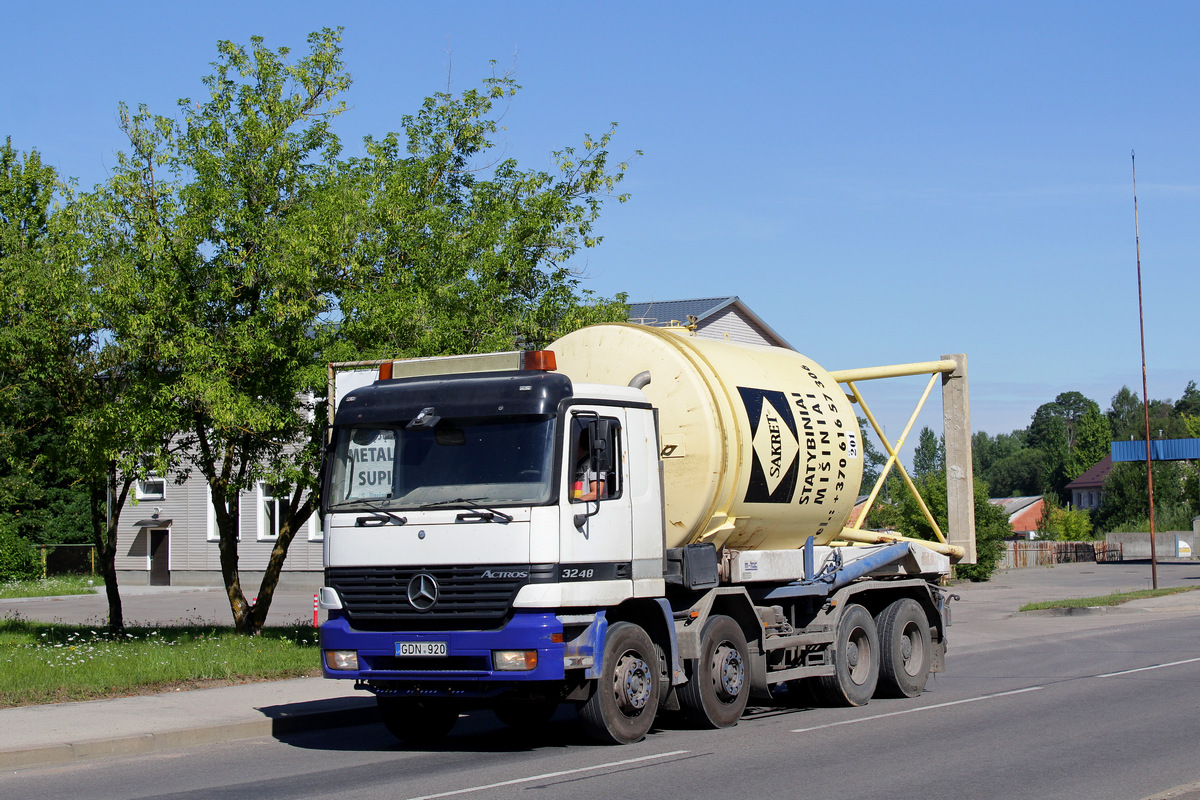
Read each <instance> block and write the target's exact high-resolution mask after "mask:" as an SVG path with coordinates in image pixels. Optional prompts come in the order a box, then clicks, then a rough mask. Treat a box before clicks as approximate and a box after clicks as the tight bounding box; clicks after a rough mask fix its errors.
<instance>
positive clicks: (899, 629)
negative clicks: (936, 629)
mask: <svg viewBox="0 0 1200 800" xmlns="http://www.w3.org/2000/svg"><path fill="white" fill-rule="evenodd" d="M877 624H878V626H879V643H880V654H879V690H878V692H877V694H878V695H879V696H880V697H916V696H917V695H919V694H920V693H921V692H922V691H924V690H925V682H926V681H928V680H929V665H930V661H931V659H932V657H933V642H932V641H931V640H930V638H929V619H928V618H927V617H926V616H925V612H924V611H922V610H921V605H920V603H918V602H917V601H916V600H913V599H911V598H907V597H906V598H904V599H903V600H897V601H896V602H894V603H892V604H891V605H889V606H888V607H887V608H885V609H884V610H883V613H882V614H880V615H879V618H878V620H877Z"/></svg>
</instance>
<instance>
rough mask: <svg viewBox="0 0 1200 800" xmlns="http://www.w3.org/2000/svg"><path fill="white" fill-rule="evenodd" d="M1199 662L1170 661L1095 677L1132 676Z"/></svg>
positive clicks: (1194, 660)
mask: <svg viewBox="0 0 1200 800" xmlns="http://www.w3.org/2000/svg"><path fill="white" fill-rule="evenodd" d="M1197 661H1200V658H1189V659H1186V660H1184V661H1172V662H1171V663H1169V664H1155V665H1153V666H1150V667H1138V668H1137V669H1127V670H1122V671H1121V672H1106V673H1104V674H1103V675H1096V676H1095V677H1097V678H1115V677H1117V676H1118V675H1132V674H1133V673H1135V672H1145V671H1146V670H1151V669H1163V668H1164V667H1178V666H1179V665H1180V664H1195V663H1196V662H1197Z"/></svg>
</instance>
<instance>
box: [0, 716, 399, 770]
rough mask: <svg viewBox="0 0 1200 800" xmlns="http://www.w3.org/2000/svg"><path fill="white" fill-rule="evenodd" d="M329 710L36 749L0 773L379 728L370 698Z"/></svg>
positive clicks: (13, 755)
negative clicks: (356, 727)
mask: <svg viewBox="0 0 1200 800" xmlns="http://www.w3.org/2000/svg"><path fill="white" fill-rule="evenodd" d="M324 704H325V705H328V706H330V707H329V708H323V709H318V710H313V711H307V712H304V713H299V714H294V715H290V716H279V717H262V718H261V719H248V720H245V721H243V722H225V723H217V724H212V725H200V726H197V727H194V728H181V729H179V730H173V731H161V732H155V733H142V734H137V735H134V736H119V737H113V738H99V739H87V740H83V741H79V742H67V743H64V744H53V745H41V746H39V747H30V748H23V749H14V750H3V751H0V770H13V769H25V768H29V767H48V766H56V765H61V764H69V763H71V762H74V761H79V760H82V759H92V758H105V757H108V756H132V755H141V754H145V753H153V752H156V751H159V750H172V749H176V748H180V747H192V746H195V745H205V744H220V743H222V742H232V741H237V740H239V739H256V738H259V737H262V736H274V737H277V738H278V737H283V736H288V735H292V734H297V733H308V732H310V731H316V730H325V729H328V728H346V727H351V726H354V725H371V724H374V723H377V722H379V709H378V708H377V707H376V705H375V699H374V698H350V699H345V698H343V699H338V700H330V701H326V702H325V703H324Z"/></svg>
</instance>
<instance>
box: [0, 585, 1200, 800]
mask: <svg viewBox="0 0 1200 800" xmlns="http://www.w3.org/2000/svg"><path fill="white" fill-rule="evenodd" d="M1194 573H1195V569H1194V568H1193V569H1192V570H1190V571H1189V572H1188V574H1187V575H1183V573H1180V575H1181V577H1180V579H1181V580H1184V581H1194V580H1195V577H1194ZM1130 574H1131V576H1133V577H1132V579H1133V580H1134V581H1140V580H1141V577H1140V572H1138V571H1136V570H1134V571H1131V573H1130ZM1010 575H1014V576H1016V575H1017V573H1010ZM1107 577H1109V578H1111V573H1109V574H1108V576H1107ZM1024 580H1026V578H1024V577H1020V576H1017V577H1014V578H1012V579H1011V580H1005V579H1003V578H1002V579H1001V580H999V581H997V582H996V583H995V584H994V585H993V586H992V587H990V588H989V589H988V590H987V591H986V592H983V593H979V592H975V593H971V594H968V596H967V597H965V598H964V601H963V603H962V605H961V606H960V613H959V615H958V617H956V624H955V626H954V627H953V628H952V629H951V633H952V635H953V634H958V633H960V632H962V633H963V634H964V635H963V636H960V637H958V638H956V639H952V648H951V652H950V654H949V658H948V668H949V672H947V673H944V674H940V675H936V676H934V677H933V679H932V680H931V682H930V688H929V690H928V691H927V692H926V693H925V694H923V695H922V696H921V697H919V698H916V699H913V700H873V701H872V702H871V703H870V704H869V705H868V706H865V707H863V708H852V709H827V708H819V709H810V708H789V707H786V706H774V707H766V708H758V709H754V710H752V712H751V713H750V714H749V715H748V716H747V717H746V718H745V719H744V720H743V721H742V722H741V723H740V724H739V725H738V726H737V727H736V728H733V729H729V730H723V731H697V730H689V729H687V728H686V727H683V726H682V725H676V724H673V723H672V722H671V721H669V720H668V721H666V723H665V724H664V725H663V726H662V727H661V728H659V729H657V730H655V731H654V732H653V733H652V734H651V735H650V736H649V737H647V739H646V740H645V741H643V742H641V743H638V744H635V745H631V746H627V747H615V748H613V747H597V746H594V745H592V744H590V743H588V742H587V741H586V740H585V739H584V738H583V736H582V734H581V733H580V731H579V730H578V728H577V727H576V726H575V725H574V724H573V712H571V711H570V710H569V709H563V710H561V711H560V712H559V715H558V716H557V717H556V718H555V720H554V722H552V723H551V725H550V726H548V728H547V729H546V730H545V731H544V733H543V735H541V736H540V737H534V738H522V737H519V736H517V735H515V734H514V733H513V732H512V731H511V730H509V729H507V728H505V727H503V726H501V725H500V724H499V723H498V722H497V721H496V720H495V719H494V718H493V717H492V716H491V715H490V714H488V713H485V712H476V713H472V714H470V715H468V716H466V717H464V718H463V719H461V720H460V721H459V725H458V727H457V728H456V729H455V732H454V733H453V734H452V735H451V737H450V738H449V739H447V740H446V741H445V742H444V743H443V744H442V745H441V746H439V747H437V748H433V749H408V748H406V747H404V746H402V745H399V744H398V743H396V742H395V741H394V740H392V739H391V738H390V737H389V736H388V734H387V733H386V731H384V729H383V728H382V726H378V725H374V726H363V727H358V728H347V729H340V730H337V731H332V732H330V733H329V734H317V733H314V734H304V735H301V736H295V737H292V738H288V739H284V740H276V739H255V740H248V741H242V742H236V743H230V744H226V745H218V746H211V747H196V748H189V749H186V750H179V751H173V752H168V753H159V754H155V755H151V756H146V757H140V758H136V759H133V758H131V759H107V760H104V761H96V762H90V763H76V764H72V765H70V766H65V767H60V768H52V769H37V770H24V771H21V772H16V773H11V774H9V775H4V776H0V796H3V797H38V798H39V799H40V800H51V799H52V798H72V800H76V798H78V797H79V796H81V794H84V795H86V796H87V797H89V798H90V799H91V800H106V799H107V798H142V797H156V798H206V799H208V798H226V797H228V798H238V800H244V798H247V797H253V798H256V800H257V799H258V798H262V799H264V800H266V799H267V798H310V797H311V798H327V797H330V796H336V797H338V798H339V800H357V799H358V798H388V799H389V800H403V799H404V798H418V797H462V798H499V799H503V798H560V797H571V798H579V800H585V799H586V798H613V797H628V798H642V797H653V798H662V799H663V800H676V798H678V799H679V800H684V799H685V798H686V800H697V798H729V797H734V798H739V797H745V798H751V797H780V798H791V797H801V796H806V795H820V796H832V797H836V798H841V799H844V800H850V799H851V798H872V799H874V798H883V797H887V798H923V799H927V798H934V797H937V798H961V799H963V800H967V799H969V798H1063V799H1064V800H1074V799H1076V798H1078V799H1079V800H1083V799H1084V798H1087V799H1088V800H1104V799H1105V798H1112V799H1113V800H1137V799H1138V798H1144V797H1148V796H1150V795H1153V794H1156V793H1159V792H1163V791H1166V790H1168V789H1170V788H1172V787H1176V786H1180V785H1183V784H1188V783H1190V782H1194V781H1197V780H1200V758H1198V757H1197V754H1196V742H1197V740H1198V739H1200V713H1198V710H1200V614H1198V613H1196V611H1195V609H1194V607H1193V608H1187V607H1183V608H1175V609H1172V610H1160V611H1158V612H1157V613H1156V612H1154V611H1144V612H1139V613H1127V614H1110V615H1100V614H1097V615H1093V616H1088V617H1034V618H1031V617H1028V616H1027V615H1021V616H1020V617H1013V615H1012V614H1011V612H1005V613H1000V612H999V611H997V610H996V609H999V608H1001V607H1002V606H1003V605H1004V604H1003V603H1001V602H999V600H998V598H1001V597H1006V596H1007V595H1005V592H1015V593H1020V592H1022V591H1025V590H1024V589H1023V588H1022V587H1021V586H1020V585H1017V584H1020V582H1021V581H1024ZM1082 583H1084V584H1086V583H1087V580H1086V577H1085V578H1083V579H1082ZM1131 588H1140V587H1138V586H1134V587H1131ZM1073 593H1074V594H1086V593H1087V592H1086V591H1082V592H1080V591H1076V592H1073ZM988 598H991V599H990V600H989V599H988ZM989 603H991V605H989ZM964 617H965V618H966V619H965V620H964ZM967 620H969V621H970V624H966V621H967ZM968 634H969V635H968ZM955 642H957V643H958V644H954V643H955ZM83 787H86V791H83Z"/></svg>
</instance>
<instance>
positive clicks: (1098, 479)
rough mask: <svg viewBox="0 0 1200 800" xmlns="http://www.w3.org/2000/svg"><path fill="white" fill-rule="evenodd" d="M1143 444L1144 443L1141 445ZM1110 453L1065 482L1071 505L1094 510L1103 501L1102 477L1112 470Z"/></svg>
mask: <svg viewBox="0 0 1200 800" xmlns="http://www.w3.org/2000/svg"><path fill="white" fill-rule="evenodd" d="M1143 446H1144V445H1143ZM1112 466H1113V460H1112V454H1111V453H1110V454H1109V455H1106V456H1105V457H1104V458H1102V459H1100V460H1099V461H1098V462H1096V464H1095V465H1094V466H1093V467H1092V468H1091V469H1089V470H1088V471H1087V472H1085V473H1083V474H1082V475H1080V476H1079V477H1078V478H1076V479H1075V480H1073V481H1071V482H1070V483H1068V484H1067V491H1069V492H1070V493H1071V505H1072V506H1073V507H1075V508H1079V509H1082V510H1084V511H1095V510H1096V509H1097V508H1099V507H1100V505H1101V504H1102V503H1103V502H1104V491H1103V490H1104V479H1105V478H1107V477H1108V473H1110V472H1112Z"/></svg>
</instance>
